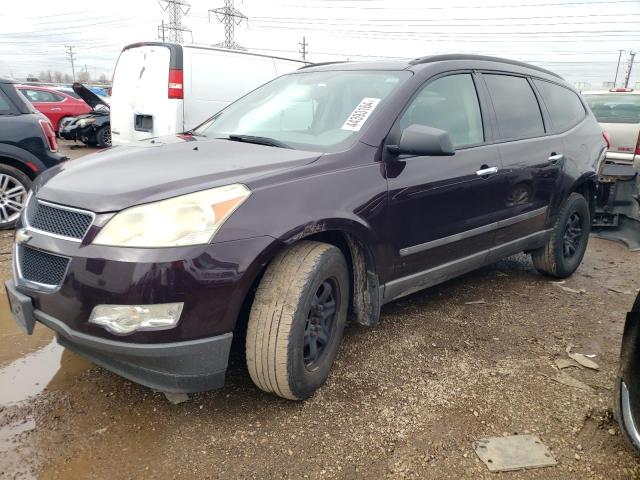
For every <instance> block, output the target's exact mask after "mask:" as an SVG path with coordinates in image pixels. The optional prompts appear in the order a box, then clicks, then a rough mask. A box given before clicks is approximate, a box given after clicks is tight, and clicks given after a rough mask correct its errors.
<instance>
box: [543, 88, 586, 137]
mask: <svg viewBox="0 0 640 480" xmlns="http://www.w3.org/2000/svg"><path fill="white" fill-rule="evenodd" d="M533 82H534V83H535V84H536V87H537V88H538V90H539V91H540V95H542V100H544V104H545V105H546V106H547V110H549V115H551V123H553V131H554V133H558V132H565V131H567V130H569V129H570V128H571V127H573V126H575V125H577V124H578V123H579V122H580V120H582V119H583V118H584V117H585V113H586V112H585V111H584V107H583V106H582V102H581V101H580V99H579V98H578V96H577V95H576V94H575V93H573V92H572V91H571V90H569V89H567V88H564V87H561V86H560V85H556V84H555V83H551V82H545V81H544V80H534V81H533Z"/></svg>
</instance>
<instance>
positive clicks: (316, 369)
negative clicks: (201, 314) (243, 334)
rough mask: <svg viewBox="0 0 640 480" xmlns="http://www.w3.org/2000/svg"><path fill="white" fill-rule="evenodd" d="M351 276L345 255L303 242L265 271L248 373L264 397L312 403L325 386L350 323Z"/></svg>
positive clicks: (252, 320)
mask: <svg viewBox="0 0 640 480" xmlns="http://www.w3.org/2000/svg"><path fill="white" fill-rule="evenodd" d="M348 295H349V274H348V268H347V263H346V261H345V259H344V256H343V255H342V252H341V251H340V250H339V249H338V248H336V247H334V246H332V245H328V244H325V243H319V242H310V241H302V242H299V243H297V244H295V245H293V246H292V247H290V248H289V249H287V250H286V251H284V252H283V253H282V254H280V255H279V256H278V257H277V258H276V259H275V260H274V261H273V262H272V263H271V264H270V265H269V267H268V268H267V271H266V272H265V274H264V276H263V278H262V280H261V282H260V285H259V287H258V289H257V291H256V296H255V299H254V302H253V306H252V307H251V313H250V315H249V326H248V329H247V338H246V356H247V367H248V369H249V374H250V375H251V379H252V380H253V382H254V383H255V384H256V385H257V386H258V387H259V388H260V389H262V390H264V391H266V392H271V393H275V394H276V395H279V396H280V397H283V398H287V399H290V400H302V399H304V398H308V397H310V396H311V395H313V393H314V392H315V391H316V390H317V389H318V388H319V387H320V386H322V384H323V383H324V382H325V380H326V379H327V377H328V376H329V371H330V370H331V366H332V365H333V361H334V360H335V357H336V355H337V352H338V346H339V345H340V340H341V339H342V332H343V330H344V325H345V322H346V319H347V307H348V303H349V299H348Z"/></svg>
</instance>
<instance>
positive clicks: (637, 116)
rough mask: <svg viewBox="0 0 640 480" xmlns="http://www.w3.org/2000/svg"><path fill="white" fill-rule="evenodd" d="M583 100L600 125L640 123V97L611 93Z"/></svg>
mask: <svg viewBox="0 0 640 480" xmlns="http://www.w3.org/2000/svg"><path fill="white" fill-rule="evenodd" d="M584 99H585V100H586V101H587V104H588V105H589V108H591V111H592V112H593V114H594V115H595V116H596V119H597V120H598V122H600V123H640V95H634V94H628V93H627V94H625V93H611V94H598V95H585V96H584Z"/></svg>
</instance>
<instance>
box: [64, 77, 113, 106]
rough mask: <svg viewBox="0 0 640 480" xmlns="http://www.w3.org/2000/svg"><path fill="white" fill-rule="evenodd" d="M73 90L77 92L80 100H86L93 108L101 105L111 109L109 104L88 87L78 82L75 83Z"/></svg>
mask: <svg viewBox="0 0 640 480" xmlns="http://www.w3.org/2000/svg"><path fill="white" fill-rule="evenodd" d="M72 88H73V91H74V92H76V93H77V94H78V95H79V96H80V98H82V100H84V101H85V102H86V104H87V105H89V106H90V107H91V108H94V109H95V108H96V107H97V106H99V105H102V106H104V107H107V108H109V104H108V103H107V102H105V101H104V100H102V99H101V98H100V97H99V96H98V95H96V94H95V93H93V92H92V91H91V90H89V89H88V88H87V87H85V86H84V85H82V84H81V83H78V82H76V83H74V84H73V86H72Z"/></svg>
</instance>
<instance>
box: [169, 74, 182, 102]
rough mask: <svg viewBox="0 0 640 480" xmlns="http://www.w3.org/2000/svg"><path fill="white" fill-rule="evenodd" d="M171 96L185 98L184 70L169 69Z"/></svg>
mask: <svg viewBox="0 0 640 480" xmlns="http://www.w3.org/2000/svg"><path fill="white" fill-rule="evenodd" d="M169 98H184V89H183V88H182V70H177V69H170V70H169Z"/></svg>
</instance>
